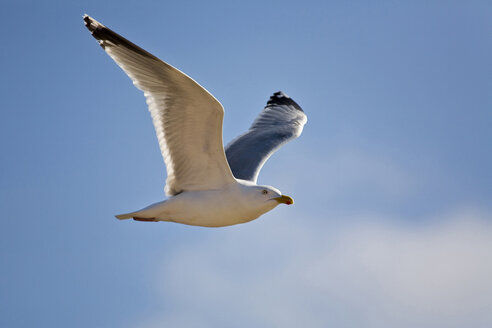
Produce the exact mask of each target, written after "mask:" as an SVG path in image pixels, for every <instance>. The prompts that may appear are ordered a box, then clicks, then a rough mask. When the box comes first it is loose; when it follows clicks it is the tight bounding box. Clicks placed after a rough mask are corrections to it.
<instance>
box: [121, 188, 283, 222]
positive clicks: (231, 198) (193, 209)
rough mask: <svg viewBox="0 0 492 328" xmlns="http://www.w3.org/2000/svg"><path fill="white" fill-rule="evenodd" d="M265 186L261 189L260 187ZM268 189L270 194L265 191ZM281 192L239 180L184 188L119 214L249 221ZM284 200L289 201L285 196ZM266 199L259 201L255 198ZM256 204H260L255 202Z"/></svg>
mask: <svg viewBox="0 0 492 328" xmlns="http://www.w3.org/2000/svg"><path fill="white" fill-rule="evenodd" d="M260 189H261V190H260ZM262 190H267V191H268V194H263V193H262ZM277 197H280V198H281V197H282V196H281V194H280V192H278V191H277V190H275V189H274V188H272V187H267V186H256V185H253V184H251V183H249V182H248V181H244V180H239V179H238V180H237V183H233V184H231V185H229V186H227V187H226V188H224V189H217V190H198V191H187V192H182V193H180V194H178V195H176V196H173V197H170V198H169V199H168V200H165V201H162V202H158V203H155V204H152V205H150V206H148V207H146V208H144V209H142V210H140V211H137V212H132V213H128V214H124V215H121V216H117V217H118V218H120V219H125V218H132V217H133V218H135V220H137V221H169V222H177V223H183V224H188V225H198V226H204V227H223V226H229V225H234V224H239V223H245V222H249V221H251V220H254V219H256V218H258V217H259V216H260V215H262V214H263V213H266V212H268V211H270V210H272V209H273V208H275V207H276V206H277V205H278V204H279V200H278V199H276V198H277ZM283 197H284V198H283V199H281V200H282V201H283V202H288V201H289V199H288V198H287V196H283ZM257 199H258V200H262V201H261V202H255V200H257ZM252 204H256V206H252Z"/></svg>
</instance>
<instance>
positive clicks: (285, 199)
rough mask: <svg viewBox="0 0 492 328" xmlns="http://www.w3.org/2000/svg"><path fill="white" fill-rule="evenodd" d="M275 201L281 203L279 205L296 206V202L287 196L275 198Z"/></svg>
mask: <svg viewBox="0 0 492 328" xmlns="http://www.w3.org/2000/svg"><path fill="white" fill-rule="evenodd" d="M273 199H275V200H276V201H277V202H279V204H287V205H291V204H294V200H293V199H292V198H291V197H290V196H286V195H282V196H280V197H275V198H273Z"/></svg>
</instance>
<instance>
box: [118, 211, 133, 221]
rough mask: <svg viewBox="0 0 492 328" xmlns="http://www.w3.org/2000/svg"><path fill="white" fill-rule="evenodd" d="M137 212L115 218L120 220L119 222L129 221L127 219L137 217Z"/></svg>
mask: <svg viewBox="0 0 492 328" xmlns="http://www.w3.org/2000/svg"><path fill="white" fill-rule="evenodd" d="M135 213H136V212H132V213H126V214H118V215H115V217H116V218H117V219H118V220H127V219H131V218H133V216H134V215H135Z"/></svg>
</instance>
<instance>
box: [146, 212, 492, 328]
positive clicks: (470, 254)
mask: <svg viewBox="0 0 492 328" xmlns="http://www.w3.org/2000/svg"><path fill="white" fill-rule="evenodd" d="M280 215H281V214H278V213H277V214H275V215H271V216H270V217H269V218H268V219H266V218H264V219H263V220H262V221H260V222H258V223H250V224H248V225H243V226H241V227H236V228H230V229H225V230H216V231H214V232H212V233H211V234H209V235H208V236H209V237H210V238H209V239H207V240H197V241H196V242H193V243H191V244H189V245H188V246H186V247H181V248H179V249H176V250H167V252H166V254H167V255H166V257H165V258H164V259H163V260H162V261H163V262H162V270H161V271H160V272H158V273H156V276H155V285H154V286H153V288H156V290H157V293H158V294H160V295H161V298H162V300H163V301H162V304H157V305H156V313H155V315H154V316H152V317H150V318H148V319H146V320H142V322H141V323H140V327H145V328H151V327H185V326H186V327H207V326H212V327H231V326H234V327H251V326H255V327H300V326H304V327H328V326H333V327H416V326H418V327H489V326H490V325H492V280H491V279H490V277H492V252H490V250H491V249H492V223H491V222H492V214H491V213H490V212H487V211H480V210H477V209H470V208H468V209H459V210H453V211H449V212H446V213H442V214H440V215H437V216H436V217H435V218H432V219H429V220H425V221H426V222H428V223H422V224H420V225H413V224H412V225H409V224H405V223H402V222H408V221H405V220H398V219H397V218H381V217H377V216H375V217H372V218H367V217H351V218H337V220H336V221H337V222H345V223H343V224H337V225H335V224H333V222H334V221H333V220H320V219H316V220H315V222H313V221H311V224H309V223H307V224H306V222H310V221H309V220H306V219H304V220H303V222H304V223H302V222H300V221H299V220H296V219H293V218H292V219H289V218H280V217H279V216H280ZM280 222H282V224H279V223H280ZM421 222H422V220H421ZM429 222H430V223H429ZM313 223H314V224H313Z"/></svg>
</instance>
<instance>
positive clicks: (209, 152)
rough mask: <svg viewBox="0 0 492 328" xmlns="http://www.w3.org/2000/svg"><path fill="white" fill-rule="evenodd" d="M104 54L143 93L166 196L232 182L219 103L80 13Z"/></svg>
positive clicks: (222, 185)
mask: <svg viewBox="0 0 492 328" xmlns="http://www.w3.org/2000/svg"><path fill="white" fill-rule="evenodd" d="M84 21H85V24H86V26H87V28H88V29H89V30H90V31H91V33H92V35H93V36H94V38H96V39H97V40H98V41H99V44H100V45H101V46H102V47H103V49H104V50H105V51H106V53H107V54H108V55H109V56H111V58H112V59H113V60H114V61H115V62H116V63H117V64H118V65H119V66H120V67H121V68H122V69H123V70H124V71H125V73H126V74H128V76H129V77H130V78H131V79H132V80H133V84H134V85H135V86H136V87H137V88H139V89H140V90H142V91H143V92H144V95H145V97H146V99H147V104H148V106H149V110H150V114H151V116H152V121H153V123H154V127H155V130H156V134H157V138H158V140H159V146H160V149H161V152H162V156H163V158H164V162H165V164H166V168H167V180H166V188H165V191H166V194H168V195H176V194H178V193H180V192H182V191H187V190H206V189H219V188H222V187H224V186H225V185H228V184H230V183H235V179H234V177H233V175H232V173H231V170H230V168H229V165H228V163H227V160H226V157H225V154H224V146H223V142H222V121H223V117H224V110H223V108H222V105H221V104H220V103H219V102H218V101H217V100H216V99H215V98H214V97H213V96H212V95H211V94H210V93H209V92H208V91H207V90H205V89H204V88H203V87H201V86H200V85H199V84H198V83H196V82H195V81H194V80H193V79H191V78H190V77H188V76H187V75H186V74H184V73H182V72H180V71H179V70H178V69H176V68H174V67H172V66H171V65H169V64H167V63H165V62H163V61H161V60H160V59H158V58H157V57H155V56H153V55H152V54H150V53H148V52H147V51H145V50H143V49H141V48H139V47H138V46H136V45H135V44H133V43H131V42H130V41H128V40H126V39H125V38H123V37H122V36H120V35H118V34H116V33H115V32H113V31H112V30H110V29H108V28H107V27H105V26H104V25H102V24H101V23H99V22H97V21H96V20H94V19H92V18H91V17H89V16H87V15H85V16H84Z"/></svg>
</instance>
